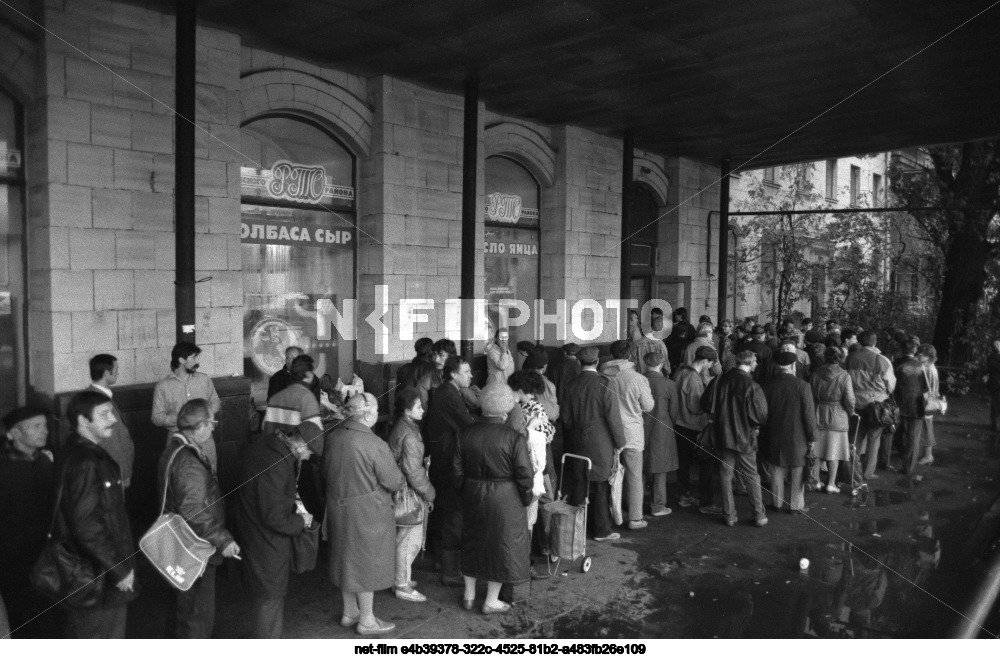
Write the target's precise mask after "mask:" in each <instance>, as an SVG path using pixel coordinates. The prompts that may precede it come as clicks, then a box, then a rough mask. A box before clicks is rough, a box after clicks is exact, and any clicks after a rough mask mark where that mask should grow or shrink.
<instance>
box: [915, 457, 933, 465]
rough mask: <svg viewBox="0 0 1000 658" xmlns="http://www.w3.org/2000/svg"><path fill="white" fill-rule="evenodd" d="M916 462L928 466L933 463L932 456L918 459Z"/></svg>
mask: <svg viewBox="0 0 1000 658" xmlns="http://www.w3.org/2000/svg"><path fill="white" fill-rule="evenodd" d="M917 463H918V464H920V465H921V466H930V465H931V464H933V463H934V458H933V457H931V458H930V459H918V460H917Z"/></svg>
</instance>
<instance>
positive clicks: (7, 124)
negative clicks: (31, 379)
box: [0, 90, 26, 412]
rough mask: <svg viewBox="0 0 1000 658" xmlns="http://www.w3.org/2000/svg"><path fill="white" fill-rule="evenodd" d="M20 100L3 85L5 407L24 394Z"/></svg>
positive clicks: (1, 349) (0, 349)
mask: <svg viewBox="0 0 1000 658" xmlns="http://www.w3.org/2000/svg"><path fill="white" fill-rule="evenodd" d="M22 125H23V115H22V110H21V106H20V105H18V104H17V103H16V102H15V101H14V99H13V98H11V97H10V96H8V95H7V94H6V93H4V92H3V91H2V90H0V379H2V380H3V381H4V382H5V385H4V386H0V411H3V412H6V411H9V410H10V409H12V408H14V407H16V406H18V405H19V404H22V403H23V402H24V399H25V384H26V377H25V372H26V369H25V361H24V355H25V354H26V350H25V343H24V336H25V331H24V325H25V301H26V300H25V258H24V252H25V243H24V234H25V215H24V157H23V154H24V148H23V145H24V140H23V137H24V136H23V131H22Z"/></svg>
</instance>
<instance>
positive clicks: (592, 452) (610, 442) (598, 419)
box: [561, 346, 625, 541]
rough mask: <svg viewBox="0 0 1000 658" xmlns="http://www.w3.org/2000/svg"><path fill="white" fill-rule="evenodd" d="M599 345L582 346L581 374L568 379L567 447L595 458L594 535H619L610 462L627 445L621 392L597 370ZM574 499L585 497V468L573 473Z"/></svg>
mask: <svg viewBox="0 0 1000 658" xmlns="http://www.w3.org/2000/svg"><path fill="white" fill-rule="evenodd" d="M597 361H598V351H597V348H596V347H593V346H591V347H585V348H583V349H582V350H580V365H581V367H582V370H581V372H580V374H579V375H578V376H577V377H576V379H574V380H573V381H571V382H570V383H569V386H568V387H567V389H566V394H565V398H564V400H565V402H564V403H563V406H562V407H561V411H562V419H563V430H564V431H565V432H566V447H567V450H568V451H569V452H573V453H576V454H580V455H583V456H584V457H589V458H590V460H591V462H592V467H591V470H590V481H589V483H588V484H589V492H590V493H589V498H590V510H591V512H590V518H591V519H592V523H593V532H594V539H596V540H597V541H608V540H615V539H620V538H621V535H619V534H618V533H617V532H612V531H611V509H610V504H611V489H610V488H609V486H608V479H609V478H610V477H611V465H612V463H613V461H614V460H615V459H617V458H618V453H619V452H620V451H621V450H622V449H624V448H625V432H624V430H623V429H622V418H621V411H620V410H619V405H618V396H616V395H615V394H614V392H613V391H612V390H611V388H610V387H609V382H608V378H607V377H605V376H603V375H600V374H598V372H597ZM574 481H575V482H576V487H575V489H574V494H575V501H574V502H579V501H582V499H583V495H581V494H582V491H581V490H582V489H583V483H584V480H583V477H582V472H581V473H579V474H576V477H574Z"/></svg>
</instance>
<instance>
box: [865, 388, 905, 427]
mask: <svg viewBox="0 0 1000 658" xmlns="http://www.w3.org/2000/svg"><path fill="white" fill-rule="evenodd" d="M861 413H862V414H863V415H864V420H865V423H867V424H868V425H870V426H874V427H892V426H894V425H896V424H897V423H898V422H899V407H898V406H897V405H896V400H895V399H894V398H893V397H892V396H891V395H890V396H889V397H887V398H886V399H885V400H882V401H881V402H872V403H871V404H869V405H868V406H867V407H865V408H864V410H863V411H862V412H861Z"/></svg>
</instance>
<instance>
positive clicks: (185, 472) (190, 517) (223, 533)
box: [157, 433, 233, 564]
mask: <svg viewBox="0 0 1000 658" xmlns="http://www.w3.org/2000/svg"><path fill="white" fill-rule="evenodd" d="M175 452H176V453H177V456H176V457H174V461H173V464H171V465H170V480H169V483H170V484H169V487H167V504H166V507H165V511H167V512H173V513H174V514H179V515H180V516H181V518H183V519H184V520H185V521H187V523H188V525H189V526H191V529H192V530H194V532H195V534H196V535H198V536H199V537H201V538H202V539H204V540H205V541H207V542H208V543H210V544H211V545H212V546H215V554H214V555H212V557H211V558H209V564H222V554H221V553H222V549H224V548H225V547H226V546H227V545H228V544H229V543H230V542H232V541H233V536H232V535H231V534H230V533H229V531H228V530H226V506H225V504H224V503H223V502H222V488H221V487H220V486H219V478H218V477H216V475H215V473H213V472H212V465H211V464H210V463H209V461H208V457H206V456H204V454H203V453H202V451H201V450H200V449H199V448H198V447H197V446H196V445H195V444H194V443H193V442H192V441H190V440H188V439H187V438H186V437H185V436H184V435H183V434H180V433H177V434H171V435H170V438H169V439H168V440H167V446H166V448H164V450H163V454H162V455H160V463H159V466H158V467H157V473H158V477H157V485H158V489H157V492H158V496H162V495H163V488H164V483H165V482H167V473H166V469H167V463H168V462H169V461H170V456H171V455H173V454H174V453H175ZM159 500H162V498H158V499H157V502H159Z"/></svg>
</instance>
